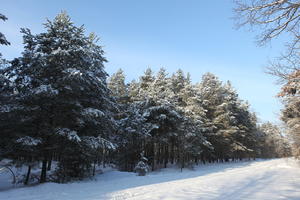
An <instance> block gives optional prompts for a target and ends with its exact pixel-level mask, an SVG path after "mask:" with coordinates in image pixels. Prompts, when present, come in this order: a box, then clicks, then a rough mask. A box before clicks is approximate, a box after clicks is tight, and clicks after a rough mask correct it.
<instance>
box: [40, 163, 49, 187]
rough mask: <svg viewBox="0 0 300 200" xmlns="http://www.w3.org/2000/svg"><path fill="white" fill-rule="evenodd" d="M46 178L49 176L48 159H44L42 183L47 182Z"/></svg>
mask: <svg viewBox="0 0 300 200" xmlns="http://www.w3.org/2000/svg"><path fill="white" fill-rule="evenodd" d="M46 176H47V158H44V160H43V162H42V171H41V179H40V183H45V182H46Z"/></svg>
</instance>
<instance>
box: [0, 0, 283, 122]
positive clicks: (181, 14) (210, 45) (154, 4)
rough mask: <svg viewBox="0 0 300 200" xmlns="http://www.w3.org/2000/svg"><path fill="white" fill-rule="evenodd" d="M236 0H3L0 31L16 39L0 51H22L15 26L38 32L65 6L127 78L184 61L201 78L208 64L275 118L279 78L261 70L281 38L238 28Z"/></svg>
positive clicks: (263, 115)
mask: <svg viewBox="0 0 300 200" xmlns="http://www.w3.org/2000/svg"><path fill="white" fill-rule="evenodd" d="M233 7H234V5H233V3H232V1H218V0H213V1H196V0H191V1H175V0H172V1H171V0H168V1H158V0H157V1H151V3H150V2H146V1H133V0H130V1H126V2H125V1H89V2H86V3H82V2H81V1H64V2H61V1H58V0H53V1H49V2H42V1H32V0H29V1H13V2H10V1H4V2H2V3H1V13H3V14H5V15H6V16H7V17H8V18H9V20H8V21H6V22H5V23H1V31H2V32H3V33H4V34H5V35H6V37H7V39H8V40H9V41H10V42H11V46H1V47H0V51H1V52H2V54H3V56H4V57H5V58H8V59H10V58H14V57H16V56H19V55H20V52H21V51H22V50H23V47H22V36H21V34H16V33H18V32H19V31H18V30H19V29H20V28H21V27H28V28H30V29H31V30H32V32H33V33H39V32H41V31H42V29H43V27H42V26H41V24H42V23H44V22H45V19H46V17H49V18H50V19H53V17H54V16H55V15H57V14H58V13H59V12H60V11H61V10H66V11H67V12H68V14H69V15H70V16H71V17H72V20H73V21H74V22H75V23H76V24H85V25H86V26H85V27H86V28H87V31H88V32H95V33H96V34H97V35H99V36H100V38H101V42H100V43H101V44H102V45H103V49H104V51H105V52H106V54H105V56H106V58H107V59H108V61H109V62H108V63H107V64H106V65H105V66H106V71H107V72H108V73H109V74H112V73H114V72H116V71H117V69H118V68H122V69H123V70H124V72H125V74H126V75H127V81H130V80H132V79H136V78H138V76H139V75H140V74H142V73H143V72H144V71H145V70H146V68H147V67H151V68H152V69H154V70H156V71H158V69H159V68H160V67H165V68H166V69H167V71H168V72H170V73H172V72H174V71H176V70H177V69H178V68H181V69H182V70H183V71H185V72H190V73H191V78H192V81H193V82H198V81H199V80H200V79H201V76H202V74H204V73H205V72H208V71H209V72H212V73H214V74H216V75H217V76H218V77H220V79H221V80H224V81H225V80H230V81H231V82H232V84H233V86H234V87H235V88H236V89H237V91H238V93H239V95H240V97H241V98H242V99H245V100H248V101H249V103H250V104H251V105H252V108H253V109H254V111H256V112H257V113H258V116H259V118H260V119H262V120H263V121H266V120H269V121H273V122H276V121H277V120H278V115H279V111H280V102H279V101H278V99H276V98H275V95H276V94H277V93H278V91H279V86H276V85H275V84H274V83H275V81H276V79H275V78H274V77H272V76H269V75H267V74H265V73H264V66H266V65H267V63H268V60H269V59H272V58H274V57H276V56H278V55H279V54H280V53H281V52H282V49H283V47H284V43H283V42H282V41H283V38H279V39H277V40H274V41H272V43H271V44H269V45H267V46H265V47H259V46H257V45H256V44H255V43H254V40H255V38H254V35H256V33H255V32H254V33H253V32H248V30H247V29H246V28H244V29H241V30H236V29H234V23H235V22H234V20H232V19H231V17H233V16H234V14H233V12H232V8H233ZM137 16H138V17H137ZM283 37H285V36H283Z"/></svg>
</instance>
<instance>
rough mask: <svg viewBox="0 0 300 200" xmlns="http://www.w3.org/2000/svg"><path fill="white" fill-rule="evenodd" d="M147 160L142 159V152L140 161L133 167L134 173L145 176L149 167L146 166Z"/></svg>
mask: <svg viewBox="0 0 300 200" xmlns="http://www.w3.org/2000/svg"><path fill="white" fill-rule="evenodd" d="M147 161H148V159H147V158H146V157H144V152H142V153H141V160H140V161H139V162H138V164H137V165H136V166H135V168H134V171H135V172H137V173H138V175H139V176H145V175H146V173H147V172H148V171H149V166H148V164H147Z"/></svg>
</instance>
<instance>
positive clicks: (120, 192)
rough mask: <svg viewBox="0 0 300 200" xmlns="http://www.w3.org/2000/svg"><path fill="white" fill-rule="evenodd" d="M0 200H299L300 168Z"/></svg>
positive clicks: (232, 168)
mask: <svg viewBox="0 0 300 200" xmlns="http://www.w3.org/2000/svg"><path fill="white" fill-rule="evenodd" d="M0 199H1V200H2V199H3V200H53V199H55V200H105V199H113V200H126V199H133V200H143V199H149V200H150V199H151V200H155V199H166V200H175V199H176V200H177V199H189V200H192V199H220V200H241V199H247V200H249V199H253V200H254V199H255V200H260V199H263V200H268V199H269V200H277V199H288V200H296V199H297V200H299V199H300V168H299V165H298V163H297V162H296V161H295V160H293V159H274V160H261V161H251V162H241V163H224V164H213V165H202V166H199V167H196V168H195V169H194V170H188V169H185V170H184V171H183V172H180V170H179V169H174V168H173V169H164V170H161V171H159V172H153V173H150V174H149V175H147V176H145V177H139V176H136V175H135V174H134V173H127V172H118V171H109V172H106V173H104V174H101V175H98V176H97V177H96V179H95V180H90V181H84V182H76V183H70V184H56V183H46V184H42V185H38V186H32V187H23V188H17V189H10V190H5V191H0Z"/></svg>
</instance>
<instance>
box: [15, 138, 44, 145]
mask: <svg viewBox="0 0 300 200" xmlns="http://www.w3.org/2000/svg"><path fill="white" fill-rule="evenodd" d="M16 142H17V143H19V144H22V145H24V146H36V145H38V144H40V143H42V141H41V139H38V138H32V137H30V136H25V137H21V138H19V139H17V140H16Z"/></svg>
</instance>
